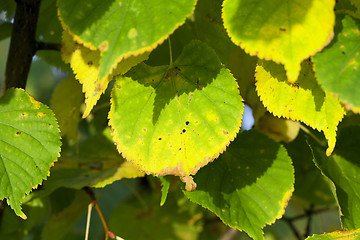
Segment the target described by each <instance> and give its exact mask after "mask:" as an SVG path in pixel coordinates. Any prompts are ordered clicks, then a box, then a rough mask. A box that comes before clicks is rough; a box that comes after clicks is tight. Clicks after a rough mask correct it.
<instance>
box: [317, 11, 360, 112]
mask: <svg viewBox="0 0 360 240" xmlns="http://www.w3.org/2000/svg"><path fill="white" fill-rule="evenodd" d="M337 17H338V18H337V22H336V27H335V33H336V38H335V39H334V42H333V43H332V44H331V45H330V46H329V47H327V48H326V49H324V51H322V52H321V53H318V54H317V55H316V56H315V57H314V58H313V61H314V64H315V67H314V69H315V73H316V77H317V79H318V80H319V83H320V84H321V85H322V86H323V88H324V90H326V91H329V92H332V93H335V94H337V95H338V96H339V99H340V100H341V101H344V102H345V103H346V104H347V107H348V108H349V109H351V110H353V111H355V112H360V97H359V96H360V81H359V79H360V56H359V53H360V45H359V42H360V20H359V19H355V18H352V17H351V16H349V15H345V16H343V15H341V14H339V15H337Z"/></svg>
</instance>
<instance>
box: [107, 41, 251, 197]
mask: <svg viewBox="0 0 360 240" xmlns="http://www.w3.org/2000/svg"><path fill="white" fill-rule="evenodd" d="M126 76H127V77H118V78H117V81H116V83H115V85H114V87H113V90H112V94H111V96H112V97H111V108H110V112H109V125H110V126H111V128H112V136H113V139H114V142H116V143H117V149H118V151H119V152H121V153H122V155H123V156H124V157H125V158H126V159H127V160H129V161H131V162H133V163H134V164H136V165H137V166H138V167H139V169H141V170H143V171H145V172H146V173H148V174H156V175H170V174H171V175H176V176H180V177H182V180H183V181H184V182H186V183H187V186H188V187H187V189H191V190H192V189H193V188H194V186H195V183H194V182H193V181H192V178H191V177H190V176H189V175H193V174H195V173H196V172H197V171H198V170H199V168H200V167H202V166H205V165H206V164H207V163H209V162H210V161H212V160H213V159H215V158H217V157H218V156H219V154H220V153H222V152H223V151H224V150H225V148H226V147H227V145H228V144H229V143H230V142H231V141H232V140H233V139H234V138H235V137H236V134H237V132H238V131H239V128H240V125H241V120H242V113H243V108H244V105H243V103H242V98H241V96H240V95H239V90H238V85H237V83H236V80H235V79H234V77H233V76H232V75H231V74H230V71H229V70H228V69H226V68H225V67H224V66H223V65H222V64H221V63H220V61H219V59H218V58H217V56H216V54H215V52H214V51H213V50H212V49H211V48H210V47H208V46H207V45H206V44H205V43H202V42H200V41H193V42H191V43H190V44H188V45H187V46H186V47H185V48H184V49H183V51H182V53H181V55H180V56H179V57H178V58H177V59H176V61H175V62H174V63H173V64H172V65H171V66H158V67H150V66H148V65H146V64H144V63H142V64H139V65H138V66H136V67H134V68H133V69H131V70H130V71H129V73H127V74H126ZM185 176H186V177H185Z"/></svg>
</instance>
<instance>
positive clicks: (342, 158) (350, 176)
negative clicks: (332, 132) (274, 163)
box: [311, 126, 360, 230]
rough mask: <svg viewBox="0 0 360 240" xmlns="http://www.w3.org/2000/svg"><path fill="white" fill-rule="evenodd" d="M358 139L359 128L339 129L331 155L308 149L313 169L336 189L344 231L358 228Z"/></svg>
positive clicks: (359, 203)
mask: <svg viewBox="0 0 360 240" xmlns="http://www.w3.org/2000/svg"><path fill="white" fill-rule="evenodd" d="M359 136H360V127H359V126H351V127H347V128H343V129H341V131H340V134H339V138H338V143H337V145H336V148H335V154H333V155H332V156H330V157H327V156H325V155H324V153H323V152H322V151H321V149H319V147H316V145H315V144H312V145H311V146H312V150H313V154H314V162H315V163H316V165H317V167H318V168H319V169H320V170H321V171H322V173H323V174H324V175H325V176H327V177H328V178H330V179H331V181H333V182H334V184H335V186H336V195H337V199H338V202H339V205H340V210H341V213H342V216H341V221H342V224H343V226H344V228H345V229H347V230H353V229H358V228H360V195H359V192H360V187H359V186H360V180H359V172H360V166H359V159H360V154H359V151H358V149H359V142H360V137H359Z"/></svg>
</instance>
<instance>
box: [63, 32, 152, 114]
mask: <svg viewBox="0 0 360 240" xmlns="http://www.w3.org/2000/svg"><path fill="white" fill-rule="evenodd" d="M61 55H62V58H63V60H64V62H65V63H70V66H71V68H72V70H73V71H74V73H75V75H76V78H77V79H78V80H79V82H80V83H81V84H82V85H83V92H84V93H85V104H86V109H85V112H84V114H83V118H85V117H87V116H88V115H89V114H90V111H91V110H92V108H93V107H94V106H95V105H96V103H97V101H98V100H99V98H100V96H101V94H103V93H104V92H105V90H106V88H107V86H108V84H109V82H110V81H111V80H112V78H113V77H114V76H116V75H119V74H124V73H126V72H127V71H129V70H130V69H131V68H132V67H133V66H135V65H137V64H138V63H140V62H142V61H144V60H146V59H147V58H148V56H149V52H146V53H144V54H142V55H138V56H130V57H128V58H126V59H123V60H122V61H120V62H119V63H118V65H117V66H116V68H115V69H114V71H113V72H112V74H110V75H106V76H105V77H104V78H102V79H99V78H98V76H99V66H100V65H99V64H100V63H99V61H100V51H99V50H90V49H89V48H86V47H84V46H82V45H79V44H77V43H76V42H74V40H73V39H72V36H71V35H69V34H68V33H66V32H65V31H64V32H63V42H62V49H61Z"/></svg>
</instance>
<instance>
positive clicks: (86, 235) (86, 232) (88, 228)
mask: <svg viewBox="0 0 360 240" xmlns="http://www.w3.org/2000/svg"><path fill="white" fill-rule="evenodd" d="M92 207H93V204H92V203H90V204H89V206H88V215H87V218H86V231H85V240H88V239H89V230H90V219H91V210H92Z"/></svg>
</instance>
